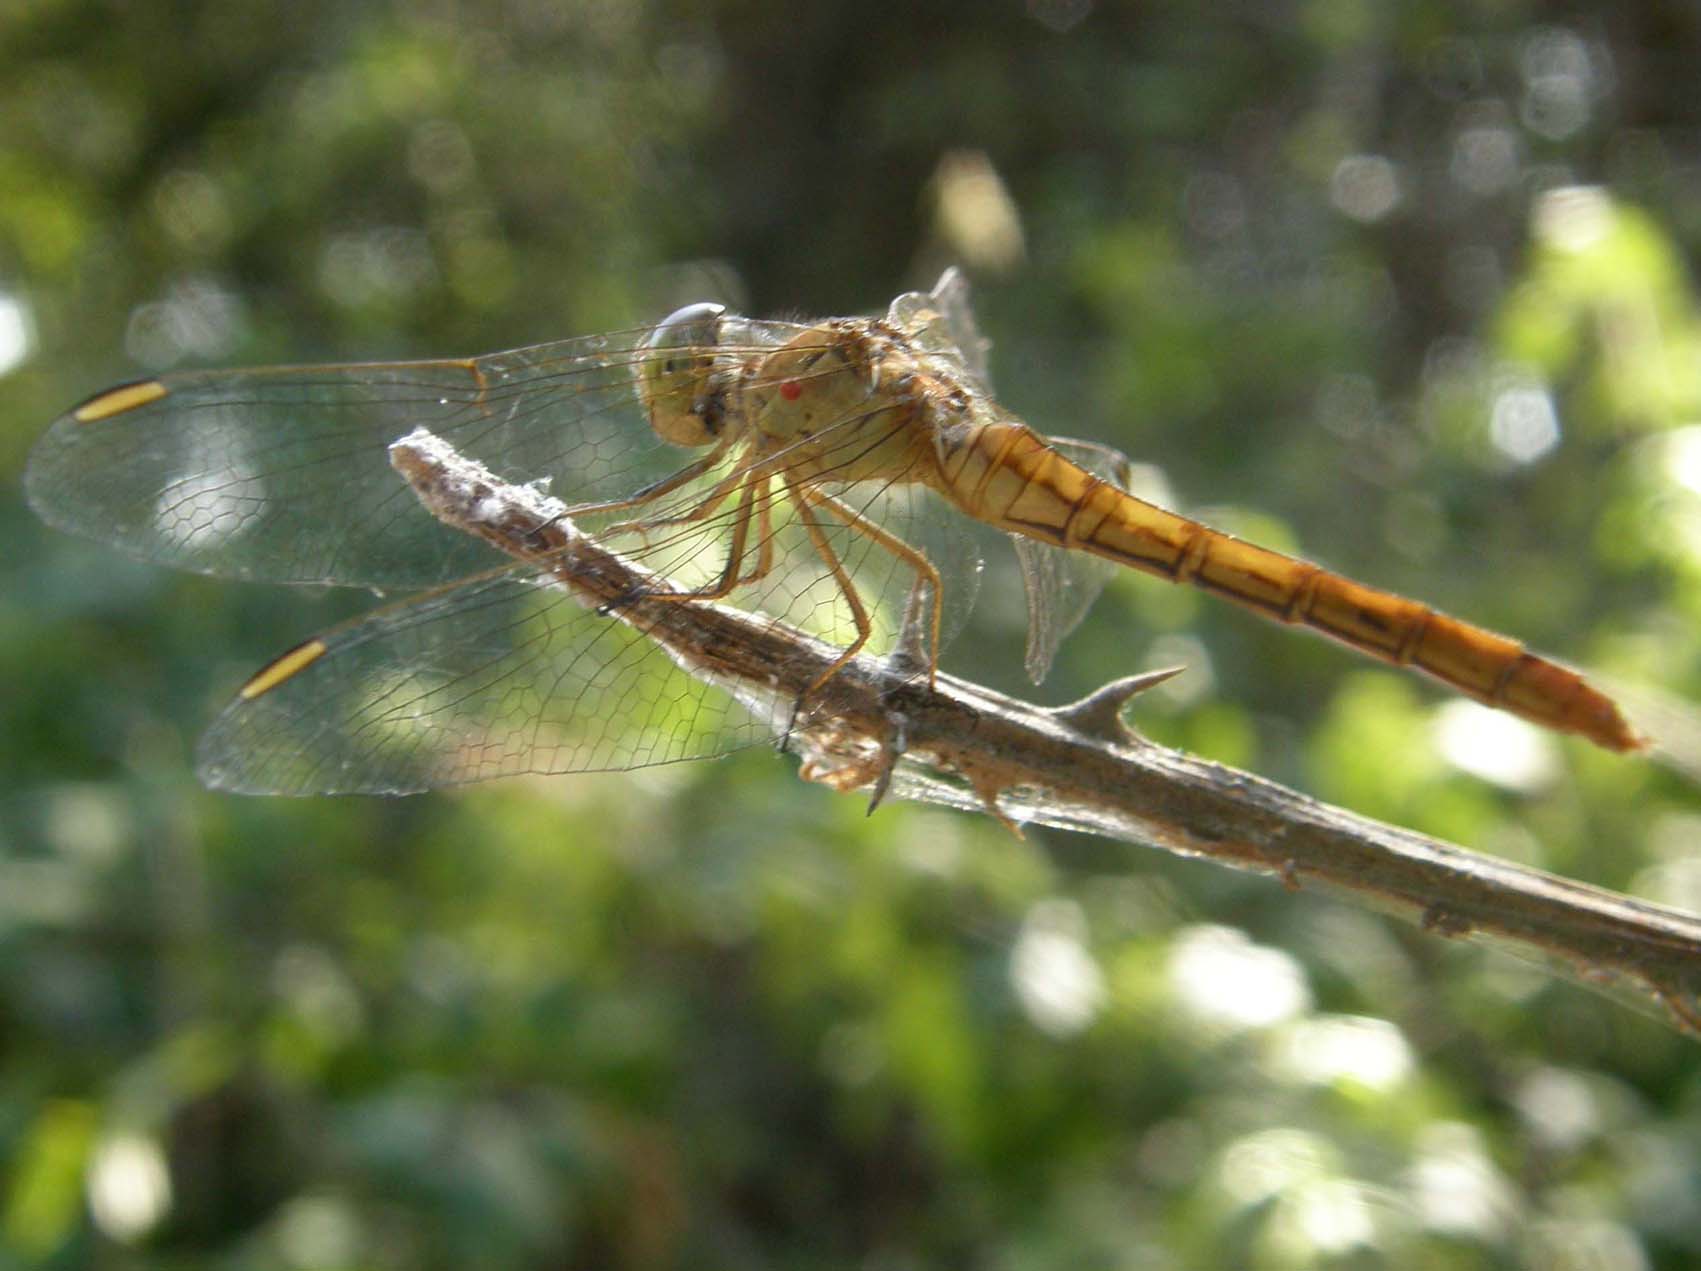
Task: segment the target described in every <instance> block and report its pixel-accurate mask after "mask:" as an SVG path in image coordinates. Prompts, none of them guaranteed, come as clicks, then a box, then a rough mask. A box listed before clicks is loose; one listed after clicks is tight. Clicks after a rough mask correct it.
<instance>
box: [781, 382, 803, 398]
mask: <svg viewBox="0 0 1701 1271" xmlns="http://www.w3.org/2000/svg"><path fill="white" fill-rule="evenodd" d="M780 396H781V397H783V398H785V399H786V400H787V401H788V402H795V401H796V400H797V399H798V398H800V397H802V396H803V385H801V384H799V383H798V382H797V381H796V380H785V381H783V382H782V383H781V384H780Z"/></svg>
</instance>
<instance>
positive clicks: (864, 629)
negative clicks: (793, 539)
mask: <svg viewBox="0 0 1701 1271" xmlns="http://www.w3.org/2000/svg"><path fill="white" fill-rule="evenodd" d="M780 479H781V480H782V481H784V482H785V486H786V491H787V493H789V494H790V495H791V498H792V502H793V503H795V504H796V505H797V508H798V511H799V512H801V513H803V514H804V515H803V516H802V517H801V518H799V519H800V521H801V524H802V525H803V530H804V533H806V534H808V535H809V541H810V543H811V544H812V545H813V546H814V548H815V554H816V555H817V556H819V557H820V558H821V560H822V561H823V562H824V563H825V564H826V566H827V568H828V569H829V570H830V571H832V575H833V581H834V582H835V583H837V584H838V586H839V592H840V594H842V595H843V596H844V598H845V603H846V604H847V605H849V606H850V611H851V621H852V622H853V623H855V624H856V639H854V640H852V641H851V642H850V644H848V645H847V646H845V648H844V650H843V651H842V652H841V653H840V654H839V656H838V657H837V658H835V659H834V660H833V664H832V665H831V666H829V667H828V668H827V669H826V670H825V671H822V672H821V674H819V675H817V676H816V677H815V682H814V683H813V684H811V685H810V686H809V687H808V688H806V689H804V690H803V692H802V693H801V694H799V695H798V705H799V706H801V705H802V704H803V702H804V701H805V700H806V699H808V698H809V697H811V696H813V695H814V694H815V693H816V692H817V691H818V690H819V689H820V688H821V686H822V685H823V684H825V683H826V682H827V681H828V680H830V679H832V678H833V677H834V676H835V675H837V674H838V673H839V671H840V669H841V668H842V667H843V666H844V665H845V663H847V662H849V661H850V660H851V659H852V658H854V657H855V656H856V655H857V654H858V653H860V652H861V651H862V646H863V645H865V644H867V643H868V639H869V637H870V636H871V635H873V634H874V623H873V622H871V621H870V620H869V617H868V608H867V606H865V605H864V604H863V603H862V597H861V596H859V595H858V594H857V591H856V584H855V583H853V582H852V581H851V576H850V574H849V573H847V572H846V570H845V567H844V564H843V562H842V561H840V560H839V555H838V553H837V552H835V551H834V550H833V545H832V543H830V542H829V541H828V540H827V536H826V534H824V533H823V532H822V530H821V522H819V521H817V520H816V519H815V518H813V517H812V516H810V515H809V514H808V513H809V510H810V509H811V508H812V507H816V506H819V505H821V504H825V503H831V502H832V500H831V499H830V498H829V497H828V496H827V495H824V494H817V493H815V492H814V491H811V490H810V489H808V488H807V487H806V486H803V485H800V484H799V483H798V482H797V481H796V480H794V479H793V478H792V477H790V476H784V475H782V476H781V478H780Z"/></svg>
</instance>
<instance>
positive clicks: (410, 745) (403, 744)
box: [198, 565, 772, 795]
mask: <svg viewBox="0 0 1701 1271" xmlns="http://www.w3.org/2000/svg"><path fill="white" fill-rule="evenodd" d="M771 735H772V727H771V725H770V724H769V723H766V722H759V721H758V720H756V719H755V718H754V717H753V716H751V715H749V714H748V713H746V712H745V710H744V709H743V708H742V707H740V706H739V705H738V704H737V703H736V702H735V701H734V700H733V699H732V698H731V697H730V696H729V695H727V694H726V693H724V692H722V691H721V690H720V689H717V688H715V687H713V686H711V685H709V684H705V683H703V682H701V681H699V680H697V679H694V678H693V677H691V676H689V675H687V674H686V673H685V672H683V671H681V670H679V669H678V668H677V667H676V666H675V665H674V663H673V662H672V661H671V660H669V658H668V657H667V656H666V655H665V653H663V652H662V651H661V650H660V649H658V648H657V647H655V646H654V645H653V644H652V643H651V642H650V641H649V640H648V639H646V638H645V637H644V636H642V635H641V634H639V633H637V632H635V631H633V630H632V629H631V628H629V627H627V626H626V625H625V624H623V623H621V622H620V621H619V620H618V619H615V618H609V617H602V616H599V615H598V614H597V613H596V612H595V611H594V610H592V609H589V608H587V607H585V606H584V605H583V604H582V603H580V602H579V601H578V600H577V599H575V598H574V597H573V596H572V595H570V594H569V593H567V592H565V591H563V590H561V589H560V588H558V587H555V586H550V585H548V584H547V583H546V582H545V581H544V580H543V579H542V578H541V577H540V574H539V571H538V569H537V568H536V567H535V566H531V565H513V566H510V567H507V568H502V569H498V570H495V571H493V572H490V573H487V574H484V575H482V576H480V577H478V578H475V579H473V580H470V581H468V582H465V583H462V584H460V585H457V586H454V587H450V588H445V589H443V590H440V591H437V592H431V593H427V594H425V595H423V596H418V597H412V598H410V599H408V600H406V601H404V602H402V603H400V604H395V605H390V606H387V607H385V608H382V609H379V610H376V611H374V612H373V613H370V614H368V615H366V616H364V617H362V618H359V619H357V620H355V621H353V622H351V623H347V624H345V625H343V626H341V627H339V628H336V629H335V630H332V631H330V632H327V633H326V634H324V635H322V636H320V637H318V638H317V639H315V640H310V641H308V642H307V643H306V644H303V645H301V646H298V647H297V648H296V649H295V650H292V651H291V652H290V653H287V654H285V655H283V656H282V657H281V658H279V659H277V660H276V661H275V662H273V663H272V665H271V666H270V667H268V668H266V669H265V670H262V671H261V672H260V673H259V674H258V675H256V676H255V677H254V679H252V680H251V681H250V682H249V684H248V686H247V687H246V688H245V689H244V690H243V692H242V695H240V696H238V697H237V699H236V700H235V701H233V702H232V703H231V704H230V705H229V706H228V707H227V708H226V709H225V711H224V713H223V714H222V715H220V716H219V718H218V719H217V720H216V721H215V722H214V723H213V725H212V727H211V728H209V729H208V731H207V732H206V734H205V735H204V736H203V738H202V740H201V745H200V754H199V759H198V767H199V770H200V775H201V778H202V780H203V781H205V782H206V783H207V784H208V785H209V786H212V787H215V788H218V789H223V790H231V791H235V792H239V793H246V794H285V795H309V794H352V793H365V794H404V793H410V792H413V791H419V790H427V789H435V788H438V787H442V786H450V785H459V784H464V783H466V782H472V781H483V780H487V779H490V778H493V777H500V776H512V775H516V774H522V773H540V774H541V773H563V772H583V771H596V770H618V769H628V768H637V767H643V766H646V765H649V764H658V763H667V762H671V761H673V760H678V759H691V758H703V757H707V756H711V755H718V754H723V753H725V752H727V751H729V750H732V749H735V748H737V747H740V746H746V745H750V744H752V743H754V742H758V741H761V740H764V739H765V738H768V737H770V736H771Z"/></svg>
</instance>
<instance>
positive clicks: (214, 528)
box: [26, 322, 799, 587]
mask: <svg viewBox="0 0 1701 1271" xmlns="http://www.w3.org/2000/svg"><path fill="white" fill-rule="evenodd" d="M798 329H799V328H797V327H795V326H793V325H791V324H787V323H760V322H741V323H740V324H739V327H738V331H739V338H740V340H741V341H745V342H747V344H746V345H745V346H744V348H743V350H742V351H748V350H749V349H751V348H767V347H771V346H772V344H774V343H777V342H782V341H784V340H786V339H790V338H791V337H792V336H793V335H795V334H796V332H797V331H798ZM652 330H653V328H642V329H639V330H636V331H630V332H624V333H616V334H612V335H603V336H591V337H586V338H582V339H573V340H563V341H559V342H556V343H553V344H543V345H537V346H534V347H531V348H525V349H516V350H512V351H509V352H504V353H493V354H489V355H487V356H484V357H479V358H468V359H461V360H447V361H434V362H404V363H374V364H365V365H344V366H322V367H280V368H267V369H261V370H248V371H198V372H182V373H177V374H172V375H166V376H162V377H160V378H159V379H157V380H146V381H140V382H138V383H136V384H131V385H124V386H121V387H119V388H117V389H112V390H108V391H107V392H106V393H103V394H101V395H100V396H98V397H95V398H93V399H91V400H90V401H88V402H86V403H84V404H83V405H82V406H81V407H78V408H77V409H75V410H72V411H70V412H68V413H67V414H66V415H64V416H63V417H61V418H60V419H59V420H57V421H56V422H55V423H54V424H53V425H52V427H51V428H50V429H49V430H48V432H47V434H46V435H45V436H44V437H43V438H42V440H41V441H40V442H39V443H38V445H37V446H36V449H35V452H34V454H33V455H32V456H31V460H30V465H29V470H28V473H27V476H26V484H27V487H28V491H29V497H30V502H31V504H32V505H33V506H34V507H35V509H36V511H37V512H38V513H39V514H40V515H41V517H42V518H43V519H44V520H46V521H48V522H49V523H50V524H53V525H55V526H58V527H60V528H62V529H66V530H70V531H72V532H75V533H78V534H85V535H88V536H90V537H93V538H96V539H100V540H103V541H106V542H109V543H112V544H114V545H115V546H117V547H119V548H121V549H122V550H124V551H125V552H127V553H130V554H131V555H134V556H138V557H141V558H142V559H145V560H150V561H156V562H159V563H161V564H167V565H173V566H176V567H179V568H183V569H190V570H195V571H198V572H202V573H209V574H217V575H221V576H224V577H231V578H244V579H255V580H264V581H271V582H295V583H344V584H358V585H367V586H374V587H427V586H433V585H436V584H438V583H442V582H445V581H448V580H450V579H452V578H455V577H457V576H459V575H461V574H464V573H467V572H468V571H470V570H473V569H477V568H481V567H485V566H489V565H490V564H492V563H493V561H494V560H495V559H496V558H495V557H493V556H492V555H491V552H490V550H489V549H488V548H486V547H485V546H483V545H482V544H480V543H478V542H477V541H475V540H473V539H471V538H469V537H467V536H466V535H463V534H457V533H455V532H453V531H451V530H448V529H445V528H443V527H442V526H440V525H438V524H436V523H435V522H434V521H433V520H432V519H431V517H430V516H429V515H428V514H427V513H426V512H425V511H424V510H423V509H422V508H421V507H420V506H419V504H418V503H417V501H416V500H415V499H414V498H413V497H412V495H411V494H410V493H409V492H408V491H407V489H406V488H405V486H403V485H402V484H401V483H400V482H398V481H397V480H396V478H395V475H394V473H392V472H391V470H390V466H389V460H388V456H387V450H386V448H387V447H388V445H389V444H390V443H391V442H392V441H394V440H396V439H397V438H398V437H401V436H403V435H405V434H406V433H408V432H410V431H411V430H412V429H414V428H415V427H420V426H423V427H426V428H429V429H430V430H431V431H432V432H433V433H434V434H435V435H437V436H439V437H441V438H443V439H444V440H445V441H447V442H448V443H450V444H451V445H453V446H454V447H455V448H456V449H457V450H459V451H460V452H461V453H462V454H465V455H467V456H469V457H472V458H476V459H479V460H481V461H482V462H483V463H485V464H486V465H487V466H488V467H489V468H490V469H491V470H492V471H494V472H495V473H496V474H497V475H498V476H501V477H503V478H505V479H510V480H513V481H518V482H525V481H534V480H540V479H546V480H548V481H549V482H550V483H551V489H552V491H553V493H555V494H556V495H557V496H558V497H560V498H562V499H564V500H566V501H567V502H570V503H578V502H588V501H592V500H601V499H609V498H614V497H618V496H621V495H625V494H630V493H632V492H633V491H634V490H636V489H638V488H641V487H642V486H644V485H645V484H646V483H648V482H650V481H653V480H656V479H658V478H660V477H662V476H665V475H666V474H667V473H669V472H671V471H673V470H674V469H677V468H679V467H680V466H682V465H683V464H684V463H685V462H687V461H688V460H689V458H690V454H689V453H688V452H685V451H681V450H678V449H675V448H673V447H671V446H667V445H665V444H663V443H662V442H660V441H659V440H658V439H657V438H656V437H655V436H654V434H653V433H652V432H651V430H650V429H649V427H648V426H647V424H646V422H645V419H644V413H643V410H642V408H641V406H640V404H639V402H638V399H637V396H636V393H635V391H634V387H633V383H634V381H633V367H634V365H635V363H636V361H637V360H638V359H639V358H641V357H643V356H644V341H645V340H646V339H647V338H648V337H649V335H650V333H651V331H652ZM717 352H719V353H721V354H722V355H725V356H737V355H738V354H739V353H740V352H741V349H736V348H731V347H727V346H722V347H721V348H720V349H719V350H717Z"/></svg>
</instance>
